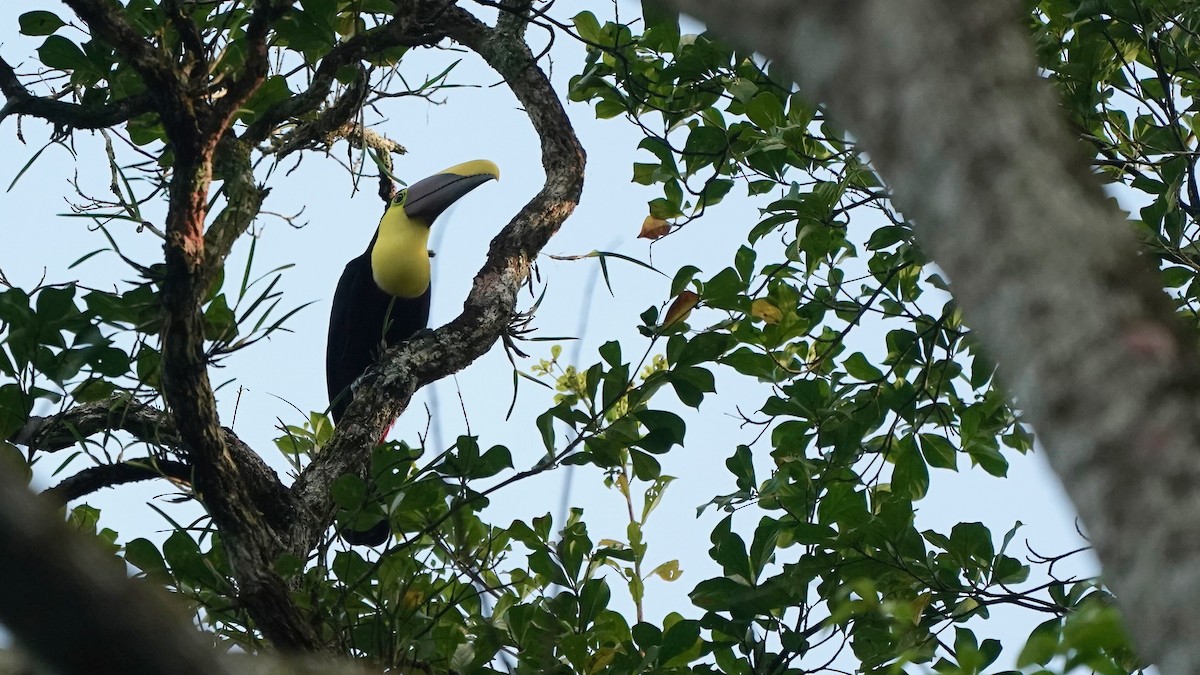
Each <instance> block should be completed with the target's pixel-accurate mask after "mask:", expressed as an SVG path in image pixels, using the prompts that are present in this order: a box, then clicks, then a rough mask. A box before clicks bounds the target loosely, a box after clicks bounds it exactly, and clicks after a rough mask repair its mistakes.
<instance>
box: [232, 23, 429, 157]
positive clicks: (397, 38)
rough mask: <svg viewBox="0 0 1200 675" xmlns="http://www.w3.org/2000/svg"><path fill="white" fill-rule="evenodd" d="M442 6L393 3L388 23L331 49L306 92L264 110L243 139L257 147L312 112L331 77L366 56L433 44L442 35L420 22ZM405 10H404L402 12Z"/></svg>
mask: <svg viewBox="0 0 1200 675" xmlns="http://www.w3.org/2000/svg"><path fill="white" fill-rule="evenodd" d="M445 2H446V0H419V2H398V3H396V4H397V9H396V14H395V16H394V17H393V18H392V20H390V21H388V22H387V23H385V24H383V25H382V26H378V27H376V28H372V29H370V30H367V31H364V32H362V33H358V34H356V35H355V36H354V37H352V38H350V39H349V40H346V41H345V42H341V43H339V44H337V45H336V46H334V48H333V49H331V50H329V53H327V54H326V55H325V56H324V57H323V58H322V59H321V63H320V65H318V66H317V69H316V72H314V73H313V77H312V82H310V83H309V85H308V88H307V89H305V90H304V91H302V92H300V93H299V94H296V95H295V96H292V97H291V98H288V99H285V100H283V101H280V102H279V103H276V104H275V105H273V106H271V107H270V108H268V109H267V110H266V112H264V113H263V114H262V115H260V116H259V117H258V118H257V119H256V120H255V121H254V123H252V124H251V125H250V127H249V128H248V129H246V131H245V133H244V134H243V138H244V139H245V140H246V141H247V142H249V143H252V144H258V143H261V142H263V141H265V140H266V139H267V137H268V136H270V134H271V132H272V131H274V129H275V127H276V126H278V125H279V123H280V122H283V121H284V120H287V119H290V118H292V117H296V116H298V115H300V114H303V113H306V112H308V111H310V110H313V109H315V108H316V107H317V106H319V105H320V104H321V102H322V101H324V100H325V97H326V96H328V95H329V91H330V89H331V88H332V87H333V83H334V81H335V76H336V75H337V72H338V70H340V69H341V68H342V67H343V66H347V65H350V64H352V63H358V62H360V61H362V59H363V58H364V57H366V56H367V55H368V54H374V53H378V52H382V51H384V50H387V49H391V48H393V47H401V46H408V47H416V46H420V45H432V44H436V43H437V42H438V41H439V40H441V39H442V38H443V37H444V34H443V33H441V32H438V31H435V30H428V29H429V26H428V25H427V24H424V23H423V22H422V18H428V17H430V16H434V15H435V14H437V13H438V12H440V11H441V9H442V8H443V6H444V5H445ZM406 6H408V9H405V7H406Z"/></svg>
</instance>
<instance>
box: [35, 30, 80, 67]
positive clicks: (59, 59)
mask: <svg viewBox="0 0 1200 675" xmlns="http://www.w3.org/2000/svg"><path fill="white" fill-rule="evenodd" d="M37 52H38V59H39V60H40V61H41V62H42V64H43V65H45V66H46V67H48V68H57V69H60V70H79V69H86V68H90V67H91V63H90V62H89V61H88V58H87V56H85V55H84V53H83V50H82V49H80V48H79V45H77V44H75V43H74V42H71V41H70V40H68V39H67V38H65V37H63V36H61V35H51V36H50V37H48V38H46V41H45V42H43V43H42V46H41V47H38V50H37Z"/></svg>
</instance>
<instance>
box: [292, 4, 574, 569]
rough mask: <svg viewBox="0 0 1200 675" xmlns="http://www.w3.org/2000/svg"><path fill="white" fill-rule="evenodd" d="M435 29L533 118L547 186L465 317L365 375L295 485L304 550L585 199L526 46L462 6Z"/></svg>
mask: <svg viewBox="0 0 1200 675" xmlns="http://www.w3.org/2000/svg"><path fill="white" fill-rule="evenodd" d="M441 21H442V22H443V25H445V26H446V27H447V30H448V33H449V35H450V36H451V37H453V38H454V39H455V40H456V41H458V42H460V43H462V44H464V45H466V46H467V47H469V48H470V49H472V50H473V51H475V52H476V53H478V54H479V55H480V56H482V57H483V59H484V60H485V61H486V62H487V63H488V65H490V66H491V67H492V68H493V69H494V70H495V71H496V72H497V73H499V74H500V75H501V76H502V77H503V78H504V80H505V82H506V83H507V84H508V86H509V88H510V89H511V90H512V92H513V94H514V95H515V96H516V98H517V100H518V101H519V102H520V103H521V105H522V107H523V109H524V110H525V111H526V113H527V114H528V115H529V119H530V122H531V123H532V124H533V126H534V129H535V130H536V131H537V133H538V136H539V138H540V139H541V147H542V166H543V168H544V169H545V172H546V181H545V184H544V185H543V187H542V189H541V191H540V192H538V194H537V195H535V196H534V197H533V199H531V200H530V201H529V203H528V204H526V205H525V207H524V208H522V209H521V211H520V212H519V213H518V214H517V215H516V216H514V217H513V219H512V220H511V221H510V222H509V223H508V224H507V225H506V226H505V227H504V229H503V230H501V231H500V233H499V234H498V235H497V236H496V237H495V238H494V239H493V240H492V244H491V248H490V250H489V251H488V257H487V260H486V262H485V263H484V265H483V267H482V268H481V269H480V270H479V272H478V274H476V276H475V281H474V284H473V286H472V289H471V292H470V294H469V295H468V296H467V299H466V301H465V303H464V304H463V311H462V313H461V314H460V315H459V316H458V317H457V318H455V319H454V320H453V321H451V322H450V323H448V324H447V325H445V326H443V327H441V328H438V329H437V330H435V331H432V332H429V333H426V334H422V335H421V336H419V337H417V338H414V339H412V340H409V341H408V342H405V343H404V344H402V345H399V346H397V347H395V348H392V349H390V350H389V351H388V352H387V354H386V356H385V358H384V359H383V360H382V361H381V363H380V364H378V365H376V366H375V367H373V368H372V369H371V370H370V371H368V372H367V374H366V375H365V376H364V378H363V380H362V386H361V387H360V389H359V390H358V392H357V393H356V394H355V396H354V401H353V402H352V403H351V405H350V408H349V410H348V411H347V414H346V416H345V417H344V418H343V420H342V422H341V423H340V424H339V425H338V427H337V430H336V431H335V433H334V437H333V439H331V441H330V443H329V445H328V446H327V447H326V450H325V452H323V453H322V454H321V455H319V456H317V457H316V458H315V459H314V460H313V463H312V464H310V465H309V466H308V467H307V468H306V469H305V470H304V472H303V473H301V475H300V477H299V478H298V479H297V480H296V483H295V485H294V486H293V493H294V494H295V496H296V497H297V499H298V500H299V501H300V503H301V504H302V505H303V506H304V508H305V509H306V510H307V511H308V512H309V513H310V514H312V515H313V516H314V518H309V519H305V521H304V522H299V523H297V531H296V532H294V534H293V536H292V537H291V539H292V541H294V542H296V543H297V544H299V545H302V546H312V545H314V544H315V542H316V541H317V539H318V537H319V536H320V534H321V533H322V532H323V531H324V529H325V527H326V526H327V524H328V522H329V518H330V517H331V515H330V514H332V502H331V499H330V496H329V487H330V486H331V485H332V483H333V481H334V480H336V479H337V478H338V477H340V476H342V475H343V474H346V473H361V472H362V471H364V470H365V467H366V466H367V461H368V458H369V452H370V448H371V447H373V445H374V442H375V440H376V439H378V438H379V434H380V432H381V431H382V430H383V429H384V427H385V426H386V425H387V424H388V423H389V422H391V421H392V420H394V419H395V418H396V417H397V416H398V415H399V414H400V413H402V412H403V411H404V409H405V408H406V407H407V405H408V403H409V401H410V400H411V397H412V395H413V393H414V392H415V391H416V390H417V389H418V388H419V387H421V386H423V385H425V384H428V383H430V382H433V381H435V380H437V379H440V378H442V377H445V376H447V375H450V374H452V373H455V372H457V371H459V370H462V369H463V368H465V367H466V366H467V365H469V364H470V363H471V362H473V361H474V360H475V359H477V358H479V357H480V356H482V355H483V354H484V353H486V352H487V351H488V350H489V349H490V348H491V347H492V345H494V344H495V343H496V341H497V340H498V339H499V338H500V336H501V335H502V334H503V332H504V330H505V328H506V327H507V326H508V324H509V322H510V320H511V318H512V315H513V312H514V310H515V308H516V304H517V293H518V292H519V291H520V289H521V287H522V286H523V285H524V284H525V282H526V280H527V279H528V278H529V272H530V266H531V263H532V261H533V260H534V258H535V256H536V255H537V254H538V252H539V251H541V249H542V247H544V246H545V245H546V243H547V242H548V241H549V240H550V237H551V236H553V235H554V233H555V232H557V231H558V228H559V227H560V226H561V225H562V223H563V222H564V221H565V220H566V219H567V217H568V216H569V215H570V214H571V212H572V211H573V210H574V208H575V205H576V204H577V203H578V201H579V195H580V193H581V192H582V190H583V175H584V164H585V155H584V151H583V147H582V146H581V145H580V143H579V139H578V138H577V137H576V135H575V131H574V129H573V128H572V126H571V122H570V119H569V118H568V117H567V114H566V111H565V110H563V107H562V104H561V102H560V101H559V99H558V96H557V94H556V93H555V91H554V89H553V87H552V86H551V85H550V81H549V80H548V79H547V78H546V74H545V73H544V72H542V70H541V69H540V68H539V67H538V65H537V62H536V59H535V57H534V55H533V53H532V52H531V51H530V50H529V47H528V45H526V44H525V42H524V41H523V40H520V39H517V38H516V37H514V35H513V34H512V33H503V32H497V31H496V30H495V29H492V28H489V27H488V26H486V25H485V24H483V23H482V22H480V21H479V20H478V19H476V18H475V17H474V16H472V15H471V14H470V13H468V12H466V11H465V10H463V9H460V8H458V7H449V8H447V9H446V12H445V14H444V15H443V16H442V17H441ZM304 550H307V549H304Z"/></svg>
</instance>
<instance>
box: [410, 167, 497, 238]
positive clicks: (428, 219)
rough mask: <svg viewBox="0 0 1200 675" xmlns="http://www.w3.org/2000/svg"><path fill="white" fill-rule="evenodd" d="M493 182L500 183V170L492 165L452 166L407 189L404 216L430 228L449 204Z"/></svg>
mask: <svg viewBox="0 0 1200 675" xmlns="http://www.w3.org/2000/svg"><path fill="white" fill-rule="evenodd" d="M493 179H494V180H500V168H499V167H497V166H496V164H495V162H490V161H488V160H486V159H477V160H474V161H470V162H464V163H462V164H456V165H455V166H452V167H450V168H449V169H446V170H444V171H440V172H438V173H436V174H434V175H432V176H430V177H429V178H424V179H422V180H419V181H417V182H416V183H413V184H412V185H410V186H408V197H407V198H406V199H405V200H404V213H405V214H406V215H408V217H409V218H411V219H413V220H419V221H421V222H423V223H425V224H426V225H432V224H433V220H434V219H435V218H437V217H438V216H439V215H441V214H442V211H445V210H446V209H447V208H449V207H450V205H451V204H453V203H454V202H456V201H458V200H459V199H461V198H462V196H463V195H465V194H467V193H468V192H470V191H471V190H474V189H475V188H477V187H479V186H480V185H483V184H484V183H486V182H488V181H489V180H493Z"/></svg>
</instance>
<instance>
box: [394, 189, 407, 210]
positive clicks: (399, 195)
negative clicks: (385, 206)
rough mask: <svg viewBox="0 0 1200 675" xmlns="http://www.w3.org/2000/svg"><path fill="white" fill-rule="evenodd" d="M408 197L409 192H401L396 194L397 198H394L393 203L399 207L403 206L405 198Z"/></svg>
mask: <svg viewBox="0 0 1200 675" xmlns="http://www.w3.org/2000/svg"><path fill="white" fill-rule="evenodd" d="M407 196H408V190H401V191H399V192H397V193H396V196H395V197H394V198H392V203H393V204H396V205H397V206H398V205H400V204H403V203H404V198H405V197H407Z"/></svg>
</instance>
